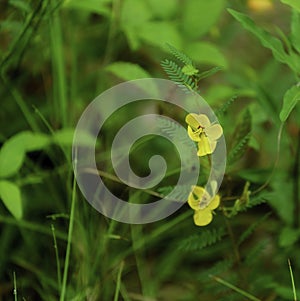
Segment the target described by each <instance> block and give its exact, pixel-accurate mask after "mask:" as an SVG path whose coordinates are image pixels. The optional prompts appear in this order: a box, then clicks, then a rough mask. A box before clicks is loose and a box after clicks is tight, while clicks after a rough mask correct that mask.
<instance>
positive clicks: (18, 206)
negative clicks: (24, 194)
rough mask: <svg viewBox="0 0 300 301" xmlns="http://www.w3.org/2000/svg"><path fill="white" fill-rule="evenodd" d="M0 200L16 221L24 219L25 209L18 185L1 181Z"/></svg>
mask: <svg viewBox="0 0 300 301" xmlns="http://www.w3.org/2000/svg"><path fill="white" fill-rule="evenodd" d="M0 198H1V199H2V201H3V203H4V205H5V206H6V208H7V209H8V210H9V211H10V213H11V214H12V215H13V216H14V217H15V218H16V219H20V218H21V217H22V215H23V209H22V200H21V192H20V189H19V187H18V186H17V185H16V184H14V183H12V182H9V181H2V180H0Z"/></svg>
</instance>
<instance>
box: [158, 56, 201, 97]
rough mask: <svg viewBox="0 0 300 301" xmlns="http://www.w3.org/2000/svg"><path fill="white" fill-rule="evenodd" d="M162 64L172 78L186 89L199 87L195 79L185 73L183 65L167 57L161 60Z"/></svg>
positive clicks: (190, 89)
mask: <svg viewBox="0 0 300 301" xmlns="http://www.w3.org/2000/svg"><path fill="white" fill-rule="evenodd" d="M161 66H162V67H163V69H164V70H165V72H166V73H167V74H168V76H169V78H170V80H172V81H174V82H175V83H176V84H178V85H179V86H180V87H182V88H184V90H185V91H192V90H195V89H197V86H196V83H195V81H194V79H193V78H192V77H191V76H190V75H188V74H185V73H184V72H183V71H182V67H180V66H178V65H177V64H176V63H175V62H173V61H169V60H167V59H166V60H164V61H163V62H161Z"/></svg>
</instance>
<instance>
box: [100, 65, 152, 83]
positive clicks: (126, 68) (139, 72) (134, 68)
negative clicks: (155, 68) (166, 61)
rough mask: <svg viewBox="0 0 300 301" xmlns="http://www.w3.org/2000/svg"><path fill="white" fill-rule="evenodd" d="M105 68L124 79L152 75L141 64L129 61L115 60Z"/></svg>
mask: <svg viewBox="0 0 300 301" xmlns="http://www.w3.org/2000/svg"><path fill="white" fill-rule="evenodd" d="M105 70H106V71H107V72H110V73H112V74H114V75H115V76H117V77H119V78H120V79H122V80H124V81H127V80H134V79H140V78H147V77H151V76H150V74H149V73H148V72H147V71H145V70H144V69H143V68H142V67H141V66H140V65H137V64H131V63H127V62H114V63H112V64H110V65H108V66H106V67H105Z"/></svg>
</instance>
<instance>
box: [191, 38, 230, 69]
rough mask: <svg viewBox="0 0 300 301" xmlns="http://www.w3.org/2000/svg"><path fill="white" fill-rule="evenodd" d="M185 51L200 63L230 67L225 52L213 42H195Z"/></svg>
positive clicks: (224, 67)
mask: <svg viewBox="0 0 300 301" xmlns="http://www.w3.org/2000/svg"><path fill="white" fill-rule="evenodd" d="M185 51H186V53H187V54H188V55H189V56H190V57H191V58H192V59H193V60H194V61H195V62H196V63H198V64H204V65H212V66H219V67H222V68H223V69H227V68H228V67H229V63H228V61H227V59H226V57H225V56H224V54H223V53H222V52H221V50H220V49H219V48H218V47H217V46H216V45H214V44H212V43H209V42H194V43H191V44H190V45H188V46H187V47H186V49H185Z"/></svg>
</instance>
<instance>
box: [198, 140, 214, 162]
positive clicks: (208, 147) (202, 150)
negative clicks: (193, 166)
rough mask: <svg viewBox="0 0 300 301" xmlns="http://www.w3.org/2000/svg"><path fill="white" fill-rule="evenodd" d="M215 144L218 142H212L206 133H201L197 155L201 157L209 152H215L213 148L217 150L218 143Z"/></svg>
mask: <svg viewBox="0 0 300 301" xmlns="http://www.w3.org/2000/svg"><path fill="white" fill-rule="evenodd" d="M214 144H216V143H212V142H210V141H209V140H208V138H207V137H206V136H205V135H204V134H202V135H200V140H199V142H198V152H197V155H198V156H199V157H202V156H205V155H207V154H211V153H212V152H213V150H215V148H216V145H214ZM212 148H213V150H212Z"/></svg>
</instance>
